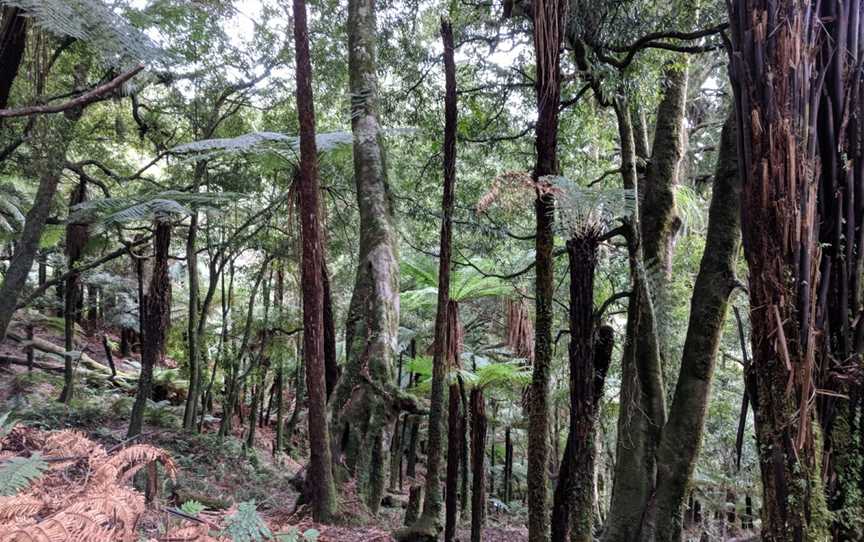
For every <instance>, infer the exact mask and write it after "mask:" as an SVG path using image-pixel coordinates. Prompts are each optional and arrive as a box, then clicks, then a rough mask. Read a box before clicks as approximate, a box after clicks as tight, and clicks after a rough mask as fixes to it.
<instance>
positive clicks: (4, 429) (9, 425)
mask: <svg viewBox="0 0 864 542" xmlns="http://www.w3.org/2000/svg"><path fill="white" fill-rule="evenodd" d="M11 415H12V411H7V412H3V413H2V414H0V439H2V438H3V437H5V436H6V435H8V434H9V432H10V431H12V429H14V428H15V425H16V424H17V423H18V422H16V421H15V420H11V419H9V417H10V416H11Z"/></svg>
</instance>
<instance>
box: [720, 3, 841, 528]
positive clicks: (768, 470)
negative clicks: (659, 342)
mask: <svg viewBox="0 0 864 542" xmlns="http://www.w3.org/2000/svg"><path fill="white" fill-rule="evenodd" d="M728 7H729V21H730V30H731V32H730V34H731V40H732V41H731V43H732V50H731V51H730V54H731V63H730V77H731V79H732V86H733V89H734V90H735V105H736V119H737V123H738V150H739V156H741V168H740V169H741V172H742V175H743V183H742V197H741V208H742V212H741V217H742V220H741V231H742V239H743V245H744V254H745V256H746V258H747V263H748V266H749V273H750V288H749V293H750V323H751V326H752V332H751V339H752V343H753V345H752V347H753V362H752V364H751V370H752V371H754V374H755V384H756V385H755V390H754V391H755V398H754V401H753V407H754V419H755V429H756V442H757V449H758V450H759V456H760V457H759V459H760V461H759V466H760V470H761V475H762V494H763V499H762V529H761V536H762V539H763V540H766V541H768V542H775V541H780V540H804V539H805V538H806V539H807V540H822V539H825V538H826V537H827V527H828V526H827V522H828V514H827V511H826V510H825V508H826V505H825V499H824V495H823V489H822V483H821V473H820V471H821V469H820V461H821V458H820V457H819V454H820V452H819V448H820V442H819V440H820V438H819V436H818V433H819V432H818V428H817V427H816V424H815V420H814V412H813V410H814V409H813V408H810V405H811V401H810V399H811V397H812V396H813V394H814V393H815V386H814V378H813V376H814V374H813V372H814V367H815V359H814V358H815V356H814V352H815V350H816V349H817V348H818V345H817V340H819V339H818V337H817V335H816V333H815V325H814V313H815V306H816V299H817V292H816V288H817V287H818V280H817V276H818V274H817V270H818V267H819V256H820V247H819V230H818V228H819V221H818V217H817V212H816V197H817V193H816V191H817V186H818V184H819V177H820V172H819V170H818V168H816V167H814V166H815V164H816V163H817V162H816V160H817V157H816V153H815V151H816V147H817V145H816V140H815V139H814V138H815V137H816V131H815V123H816V120H817V115H816V110H815V104H816V103H817V101H818V100H819V98H820V95H821V93H822V89H821V84H820V82H821V81H822V79H821V78H819V77H817V75H816V74H819V73H820V65H819V63H820V55H819V45H820V44H821V43H823V42H822V37H821V35H822V24H823V21H822V19H821V18H820V16H819V13H817V12H816V11H815V10H814V9H813V7H812V6H811V4H810V3H809V2H805V1H802V0H786V1H783V2H775V1H774V0H750V1H742V2H732V3H729V4H728ZM829 47H833V45H829ZM825 56H831V54H826V55H825ZM811 74H812V75H811Z"/></svg>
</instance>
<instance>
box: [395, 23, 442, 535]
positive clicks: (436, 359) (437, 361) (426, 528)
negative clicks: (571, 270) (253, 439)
mask: <svg viewBox="0 0 864 542" xmlns="http://www.w3.org/2000/svg"><path fill="white" fill-rule="evenodd" d="M441 40H442V42H443V43H444V78H445V99H444V163H443V166H444V191H443V192H444V193H443V196H442V200H441V213H442V219H441V235H440V240H441V241H440V243H441V248H440V251H439V254H438V295H437V297H438V302H437V310H436V311H435V340H434V343H433V349H434V350H433V363H432V393H431V398H430V406H429V432H428V439H429V444H428V448H427V450H426V498H425V499H424V501H423V512H422V514H421V515H420V517H419V518H417V521H416V522H415V523H414V524H413V525H410V526H408V527H407V528H405V529H400V530H399V531H397V532H396V533H395V537H396V539H397V540H403V541H418V542H420V541H434V540H436V539H437V538H438V533H439V532H440V530H441V523H440V522H441V518H440V516H441V478H440V477H441V471H440V469H441V418H442V414H443V410H444V380H445V378H446V374H447V363H448V361H449V360H448V359H447V358H448V354H449V353H450V351H451V348H452V346H451V345H450V339H451V337H450V334H448V333H447V328H448V325H449V318H450V315H449V310H450V265H451V261H450V256H451V250H452V247H451V243H452V237H453V207H454V204H455V194H454V192H455V185H456V122H457V116H456V115H457V109H456V106H457V104H456V63H455V60H454V58H453V57H454V54H453V53H454V45H453V27H452V25H451V24H450V22H449V21H447V20H445V19H442V20H441Z"/></svg>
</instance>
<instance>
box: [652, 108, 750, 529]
mask: <svg viewBox="0 0 864 542" xmlns="http://www.w3.org/2000/svg"><path fill="white" fill-rule="evenodd" d="M740 210H741V181H740V176H739V174H738V158H737V147H736V144H735V126H734V117H733V116H731V115H730V116H729V118H727V120H726V123H725V124H724V126H723V132H722V135H721V142H720V153H719V156H718V158H717V168H716V172H715V174H714V189H713V194H712V196H711V207H710V210H709V212H708V233H707V235H706V240H705V249H704V254H703V256H702V262H701V264H700V267H699V273H698V274H697V275H696V282H695V284H694V287H693V295H692V300H691V306H690V319H689V322H688V325H687V335H686V338H685V341H684V351H683V354H682V358H681V369H680V373H679V375H678V383H677V386H676V388H675V396H674V399H673V401H672V405H671V408H670V410H669V420H668V421H667V423H666V425H665V426H664V428H663V436H662V438H661V440H660V447H659V449H658V452H657V455H658V457H657V480H656V483H655V485H656V489H655V493H654V498H653V502H652V503H651V506H650V507H649V511H648V512H647V513H646V516H645V525H643V532H645V533H646V534H645V536H646V537H647V538H646V539H656V540H663V541H676V540H680V539H681V526H682V517H681V510H682V509H683V506H684V499H685V498H686V495H687V486H688V484H689V482H690V478H691V476H692V475H693V471H694V468H695V466H696V459H697V457H698V454H699V448H700V445H701V440H702V433H703V430H704V428H705V417H706V414H707V411H708V402H709V398H710V391H711V381H712V378H713V372H714V366H715V361H716V358H717V350H718V348H719V346H720V338H721V336H722V331H723V322H724V320H725V317H726V309H727V305H728V301H729V295H730V294H731V292H732V290H733V288H734V286H735V283H736V279H735V260H736V258H737V254H738V246H739V239H740Z"/></svg>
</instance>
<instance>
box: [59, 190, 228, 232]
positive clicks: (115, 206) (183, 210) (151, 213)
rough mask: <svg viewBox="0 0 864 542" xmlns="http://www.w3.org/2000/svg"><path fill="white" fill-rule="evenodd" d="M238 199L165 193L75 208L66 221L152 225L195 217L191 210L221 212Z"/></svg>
mask: <svg viewBox="0 0 864 542" xmlns="http://www.w3.org/2000/svg"><path fill="white" fill-rule="evenodd" d="M238 198H239V195H238V194H234V193H229V192H201V193H189V192H179V191H176V190H166V191H164V192H157V193H152V194H142V195H139V196H131V197H121V198H102V199H94V200H90V201H86V202H84V203H80V204H78V205H76V206H75V207H73V208H72V211H71V212H70V213H69V216H68V218H67V219H66V220H67V222H68V223H70V224H96V225H97V227H98V228H99V229H107V228H110V227H113V226H119V225H122V224H127V223H129V222H139V221H140V222H149V221H152V220H153V219H154V218H155V217H157V216H158V217H166V216H186V215H189V214H191V213H192V210H191V209H190V208H202V207H203V208H218V207H219V206H221V205H224V204H227V203H230V202H235V201H237V199H238Z"/></svg>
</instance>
